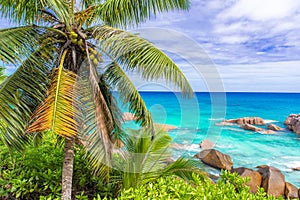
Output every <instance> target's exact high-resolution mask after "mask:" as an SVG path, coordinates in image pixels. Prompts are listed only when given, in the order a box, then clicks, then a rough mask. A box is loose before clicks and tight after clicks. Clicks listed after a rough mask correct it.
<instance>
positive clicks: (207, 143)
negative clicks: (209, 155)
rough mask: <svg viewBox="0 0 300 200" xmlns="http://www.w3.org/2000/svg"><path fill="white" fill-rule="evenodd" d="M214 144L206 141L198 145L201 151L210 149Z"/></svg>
mask: <svg viewBox="0 0 300 200" xmlns="http://www.w3.org/2000/svg"><path fill="white" fill-rule="evenodd" d="M214 145H215V144H214V143H213V142H211V141H210V140H208V139H205V140H202V142H201V143H200V148H201V149H212V148H213V146H214Z"/></svg>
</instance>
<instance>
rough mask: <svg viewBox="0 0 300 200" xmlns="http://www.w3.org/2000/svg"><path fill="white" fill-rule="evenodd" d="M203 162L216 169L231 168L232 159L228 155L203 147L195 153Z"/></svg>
mask: <svg viewBox="0 0 300 200" xmlns="http://www.w3.org/2000/svg"><path fill="white" fill-rule="evenodd" d="M195 157H196V158H198V159H200V160H201V161H202V162H203V163H205V164H207V165H210V166H212V167H215V168H218V169H226V170H231V168H232V165H233V164H232V160H231V157H230V156H229V155H226V154H223V153H221V152H220V151H218V150H215V149H205V150H203V151H201V152H199V153H197V154H196V155H195Z"/></svg>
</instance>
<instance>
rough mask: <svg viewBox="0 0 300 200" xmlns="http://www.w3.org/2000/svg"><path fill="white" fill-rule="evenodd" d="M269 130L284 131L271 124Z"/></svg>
mask: <svg viewBox="0 0 300 200" xmlns="http://www.w3.org/2000/svg"><path fill="white" fill-rule="evenodd" d="M268 129H269V130H272V131H280V130H282V128H280V127H279V126H277V125H275V124H269V125H268Z"/></svg>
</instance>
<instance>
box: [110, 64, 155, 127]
mask: <svg viewBox="0 0 300 200" xmlns="http://www.w3.org/2000/svg"><path fill="white" fill-rule="evenodd" d="M104 76H105V79H106V81H107V82H108V83H109V84H110V85H111V86H113V87H115V88H116V89H117V90H118V92H119V93H120V98H121V99H122V100H123V103H124V104H127V103H128V104H129V110H130V111H131V112H133V113H134V115H135V116H136V121H137V122H138V123H140V124H141V126H143V127H148V128H150V129H152V128H153V122H152V118H151V114H150V112H149V111H148V109H147V107H146V104H145V102H144V101H143V99H142V97H141V95H140V94H139V92H138V91H137V89H136V88H135V86H134V84H133V83H132V82H131V80H130V79H129V77H128V76H127V74H126V73H125V72H124V71H123V70H122V68H121V67H120V66H119V65H118V64H117V63H111V64H110V65H108V66H107V69H106V71H105V72H104Z"/></svg>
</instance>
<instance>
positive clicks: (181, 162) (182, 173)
mask: <svg viewBox="0 0 300 200" xmlns="http://www.w3.org/2000/svg"><path fill="white" fill-rule="evenodd" d="M200 168H201V165H200V162H199V161H198V160H194V159H193V158H188V157H184V156H183V157H180V158H178V159H177V160H176V161H175V162H173V163H172V164H170V165H169V166H167V167H166V168H164V169H163V173H162V175H165V176H168V175H176V176H179V177H181V178H183V179H186V180H192V179H193V174H194V173H197V174H202V175H203V174H204V172H203V171H201V170H200Z"/></svg>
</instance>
